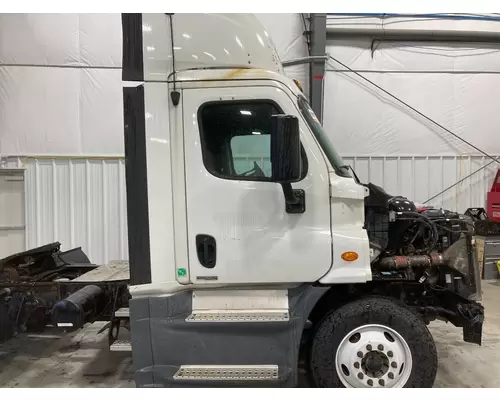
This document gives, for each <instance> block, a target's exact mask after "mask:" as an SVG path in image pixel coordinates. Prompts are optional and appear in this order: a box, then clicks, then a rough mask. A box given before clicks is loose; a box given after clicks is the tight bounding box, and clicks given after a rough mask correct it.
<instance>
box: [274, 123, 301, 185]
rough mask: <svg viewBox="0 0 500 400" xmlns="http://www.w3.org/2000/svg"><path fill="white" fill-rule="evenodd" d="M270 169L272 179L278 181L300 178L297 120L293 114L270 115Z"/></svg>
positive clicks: (286, 181) (288, 181)
mask: <svg viewBox="0 0 500 400" xmlns="http://www.w3.org/2000/svg"><path fill="white" fill-rule="evenodd" d="M271 123H272V125H271V126H272V129H271V169H272V179H273V181H275V182H279V183H291V182H297V181H298V180H300V177H301V174H302V171H301V169H302V163H301V158H300V131H299V120H298V119H297V117H295V116H293V115H283V114H279V115H273V116H271Z"/></svg>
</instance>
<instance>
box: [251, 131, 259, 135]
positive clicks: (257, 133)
mask: <svg viewBox="0 0 500 400" xmlns="http://www.w3.org/2000/svg"><path fill="white" fill-rule="evenodd" d="M252 135H260V132H257V131H253V132H252Z"/></svg>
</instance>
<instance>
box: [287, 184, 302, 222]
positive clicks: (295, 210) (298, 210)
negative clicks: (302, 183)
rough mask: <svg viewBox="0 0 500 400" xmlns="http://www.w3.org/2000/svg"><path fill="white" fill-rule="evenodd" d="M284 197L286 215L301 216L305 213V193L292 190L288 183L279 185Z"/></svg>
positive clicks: (299, 190) (300, 190)
mask: <svg viewBox="0 0 500 400" xmlns="http://www.w3.org/2000/svg"><path fill="white" fill-rule="evenodd" d="M281 187H282V188H283V194H284V195H285V209H286V212H287V213H288V214H302V213H304V212H305V211H306V192H304V190H303V189H293V188H292V185H291V184H290V183H281Z"/></svg>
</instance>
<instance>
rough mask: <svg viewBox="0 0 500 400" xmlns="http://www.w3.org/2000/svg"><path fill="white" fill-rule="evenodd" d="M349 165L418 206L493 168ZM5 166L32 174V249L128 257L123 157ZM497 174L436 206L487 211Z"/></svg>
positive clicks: (439, 161) (393, 161)
mask: <svg viewBox="0 0 500 400" xmlns="http://www.w3.org/2000/svg"><path fill="white" fill-rule="evenodd" d="M344 159H345V161H346V163H348V164H350V165H351V166H352V167H353V168H354V169H355V171H356V172H357V174H358V176H359V178H360V180H361V181H363V182H368V181H371V182H373V183H375V184H377V185H381V186H383V187H384V188H385V189H386V190H387V191H388V192H389V193H391V194H401V195H404V196H407V197H409V198H411V199H413V200H415V201H418V202H423V201H425V200H427V199H428V198H430V197H432V196H433V195H434V194H436V193H438V192H440V191H441V190H442V189H444V188H446V187H447V186H450V185H452V184H453V183H455V182H456V181H458V180H459V179H461V178H463V177H465V176H467V175H468V174H469V173H470V172H473V171H475V170H477V169H479V168H481V167H482V166H484V165H486V164H488V163H490V162H491V160H489V159H487V158H485V157H474V156H472V157H471V156H464V157H448V156H447V157H434V156H432V157H426V156H421V157H420V156H409V157H382V156H381V157H355V156H344ZM242 161H243V160H242ZM0 167H3V168H19V167H23V168H25V171H26V172H25V202H26V204H25V213H26V248H32V247H36V246H39V245H43V244H46V243H49V242H52V241H59V242H61V243H62V245H63V249H69V248H71V247H77V246H81V247H82V248H83V250H84V251H85V252H86V253H87V254H88V255H89V257H90V259H91V260H92V262H95V263H105V262H107V261H110V260H117V259H127V217H126V198H125V163H124V160H123V159H121V158H115V159H65V158H57V159H41V158H39V159H33V158H9V159H4V160H3V162H2V163H1V164H0ZM496 170H497V165H495V163H492V164H491V165H490V166H489V167H487V168H485V169H483V170H481V171H480V172H479V173H477V174H475V175H473V176H472V177H471V178H468V179H466V180H465V181H464V182H463V183H462V184H460V185H458V186H456V187H455V188H453V189H452V190H450V191H448V192H447V193H445V194H444V195H443V196H440V197H438V198H436V199H435V200H434V201H433V202H431V203H432V204H434V205H436V206H442V207H446V208H449V209H453V210H458V211H462V212H463V211H465V209H467V208H468V207H478V206H484V204H485V199H486V193H487V191H488V190H489V187H490V185H491V182H492V180H493V178H494V175H495V172H496Z"/></svg>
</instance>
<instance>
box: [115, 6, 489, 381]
mask: <svg viewBox="0 0 500 400" xmlns="http://www.w3.org/2000/svg"><path fill="white" fill-rule="evenodd" d="M122 25H123V80H124V89H123V90H124V121H125V151H126V184H127V209H128V229H129V257H130V285H131V286H130V289H129V292H130V301H129V307H130V327H131V343H132V352H133V360H134V368H135V370H136V373H135V378H136V382H137V385H138V386H141V387H170V386H193V385H194V386H207V385H227V384H228V383H232V384H238V385H258V386H263V385H266V386H267V385H270V386H295V385H296V384H297V375H298V372H297V371H298V364H299V362H300V360H305V363H306V364H307V366H308V367H307V369H308V371H309V375H310V377H311V381H312V382H313V384H315V385H318V386H326V387H337V386H340V387H342V386H345V387H403V386H430V385H432V383H433V381H434V377H435V373H436V363H437V361H436V360H437V358H436V350H435V346H434V343H433V341H432V337H431V335H430V333H429V331H428V330H427V328H426V326H425V324H426V322H427V323H428V321H429V320H431V319H433V318H437V317H440V315H441V314H443V313H440V312H439V309H438V308H439V307H442V308H443V309H444V308H446V307H445V306H444V305H443V304H441V303H440V304H439V305H438V304H437V303H436V304H434V305H427V304H424V303H421V300H419V299H420V297H421V296H424V295H422V293H423V292H424V291H426V290H427V292H428V288H427V289H426V288H425V287H424V286H425V284H426V283H425V280H426V279H427V276H431V275H433V274H434V275H436V274H437V275H436V276H440V275H439V274H440V273H441V272H436V271H437V268H441V267H440V265H441V264H440V263H441V261H442V258H439V257H438V256H435V255H434V256H431V255H424V254H422V253H417V254H416V255H408V256H406V255H400V254H399V253H396V252H394V253H387V254H386V253H384V251H385V250H384V249H385V248H384V247H383V246H382V247H381V246H380V245H375V244H374V243H372V238H371V237H370V239H369V232H368V230H367V221H366V217H365V207H366V198H367V196H368V195H369V190H368V186H367V185H362V184H360V183H359V182H357V180H355V179H354V178H353V176H352V175H351V173H350V171H349V168H347V167H346V166H345V165H344V164H343V162H342V159H341V158H340V157H339V155H338V154H337V153H336V151H335V146H334V144H332V143H331V142H330V137H328V135H327V134H326V133H325V132H324V130H323V128H322V126H321V124H320V123H319V121H318V120H317V118H316V116H315V115H314V112H313V111H312V109H311V107H310V106H309V104H308V102H307V99H306V97H305V96H304V94H303V93H302V91H301V89H300V87H299V85H298V84H297V83H296V82H295V81H293V80H292V79H290V78H288V77H287V76H286V75H285V74H284V71H283V68H282V65H281V61H280V59H279V57H278V54H277V52H276V50H275V48H274V46H273V44H272V41H271V39H270V38H269V35H268V33H267V32H266V31H265V29H264V28H263V27H262V25H261V24H260V23H259V22H258V20H257V19H256V18H255V17H254V16H253V15H241V14H123V15H122ZM335 136H336V137H337V140H338V141H340V140H343V138H342V137H341V133H340V132H339V133H335ZM403 212H407V213H408V211H404V210H403V211H400V213H403ZM391 215H392V214H391ZM400 215H403V214H400ZM405 216H406V217H407V218H406V219H408V218H409V217H408V215H406V214H405ZM391 218H392V216H391ZM414 218H417V217H414ZM417 222H418V221H417ZM371 254H372V255H371ZM373 254H375V255H373ZM397 257H400V258H397ZM405 257H406V258H405ZM410 257H421V258H420V259H416V258H410ZM417 261H419V262H417ZM374 263H379V264H380V268H378V267H377V268H376V269H375V267H374V265H375V264H374ZM379 264H376V265H377V266H378V265H379ZM438 264H439V265H438ZM412 268H416V269H418V271H419V272H418V273H415V272H412V274H413V275H412V274H410V273H408V274H407V275H406V272H407V271H409V270H411V269H412ZM419 268H420V269H419ZM443 268H444V267H443ZM429 271H432V273H431V272H429ZM426 274H427V275H426ZM434 275H433V276H434ZM423 276H425V277H426V278H425V279H424V280H422V277H423ZM467 276H468V275H467ZM464 279H465V278H464ZM419 280H422V281H421V282H420V283H419ZM433 282H434V281H433ZM474 282H475V281H474ZM474 282H468V284H467V285H466V287H473V286H474V284H475V283H474ZM433 284H434V285H437V281H436V282H434V283H433ZM408 285H410V286H411V287H412V289H411V290H412V291H413V292H412V293H413V294H412V295H407V294H406V293H407V292H409V290H407V286H408ZM418 285H420V286H418ZM415 288H417V289H415ZM415 291H416V292H419V293H420V295H419V294H416V295H415V294H414V292H415ZM412 296H413V297H415V296H416V297H417V300H415V299H413V297H412ZM419 296H420V297H419ZM410 297H411V301H410V300H407V299H408V298H410ZM424 297H425V296H424ZM443 301H444V300H443ZM447 301H448V302H451V303H453V305H455V303H456V302H458V300H447ZM419 302H420V303H419ZM462 303H463V304H464V307H466V306H467V307H469V305H470V304H472V305H474V306H475V307H476V308H474V310H476V309H477V310H479V311H477V310H476V311H477V312H476V314H474V315H479V316H480V317H481V318H479V319H481V321H480V324H482V314H481V310H482V309H481V308H480V305H479V304H478V303H475V302H473V301H472V300H468V299H465V298H464V299H463V301H462V300H460V304H462ZM431 306H433V307H434V308H435V309H434V311H432V310H430V309H429V310H427V309H425V310H424V308H425V307H431ZM412 307H413V308H412ZM415 307H417V308H418V310H421V311H415ZM436 307H437V308H436ZM449 307H453V306H449ZM455 308H456V307H455ZM470 308H473V307H472V306H470ZM422 310H424V311H422ZM426 310H427V311H426ZM432 312H434V314H436V315H433V314H432ZM445 314H446V313H445ZM450 320H451V319H450ZM456 320H457V323H456V324H457V325H458V326H463V324H462V325H460V324H461V322H460V321H461V320H460V318H458V316H457V318H456ZM480 324H479V325H480ZM471 329H472V328H471ZM477 329H479V336H480V326H479V328H477V326H476V325H475V326H474V329H473V330H474V332H476V333H477ZM464 332H465V328H464ZM464 335H465V334H464ZM464 337H465V336H464ZM466 340H467V339H466ZM479 340H480V339H479ZM476 341H477V340H476ZM417 349H418V350H417Z"/></svg>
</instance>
